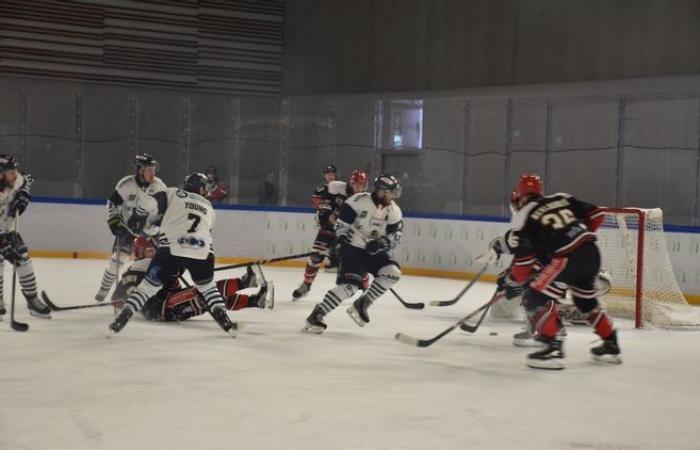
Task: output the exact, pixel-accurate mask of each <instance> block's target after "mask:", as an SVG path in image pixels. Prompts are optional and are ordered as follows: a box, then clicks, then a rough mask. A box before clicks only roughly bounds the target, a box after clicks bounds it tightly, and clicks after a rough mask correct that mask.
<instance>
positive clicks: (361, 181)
mask: <svg viewBox="0 0 700 450" xmlns="http://www.w3.org/2000/svg"><path fill="white" fill-rule="evenodd" d="M366 190H367V174H366V173H364V172H362V171H360V170H354V171H353V172H352V175H350V182H349V183H345V182H344V181H331V182H329V183H328V185H327V186H325V187H324V188H323V189H322V190H319V189H317V190H316V192H314V196H313V203H314V207H315V208H316V223H317V224H318V233H317V234H316V239H314V243H313V246H312V248H311V251H312V252H313V253H312V254H311V256H309V259H308V261H307V262H306V270H305V271H304V282H303V283H301V285H299V287H298V288H296V289H295V290H294V292H293V293H292V299H293V300H299V299H300V298H302V297H305V296H306V295H307V294H308V293H309V291H310V290H311V284H312V283H313V282H314V280H315V279H316V275H317V274H318V270H319V268H320V267H321V263H322V262H323V259H324V258H328V257H329V256H330V252H331V246H332V244H333V242H334V241H335V228H334V227H335V222H336V219H337V211H338V209H339V208H340V205H342V204H343V202H344V201H345V199H346V198H348V197H350V196H351V195H353V194H357V193H360V192H364V191H366Z"/></svg>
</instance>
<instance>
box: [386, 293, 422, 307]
mask: <svg viewBox="0 0 700 450" xmlns="http://www.w3.org/2000/svg"><path fill="white" fill-rule="evenodd" d="M389 290H390V291H391V293H392V294H394V296H396V298H397V299H398V300H399V301H400V302H401V304H402V305H403V306H405V307H406V308H408V309H423V308H425V303H408V302H406V301H404V299H402V298H401V296H400V295H399V294H398V293H397V292H396V291H395V290H394V288H389Z"/></svg>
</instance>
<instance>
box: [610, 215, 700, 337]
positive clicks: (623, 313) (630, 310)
mask: <svg viewBox="0 0 700 450" xmlns="http://www.w3.org/2000/svg"><path fill="white" fill-rule="evenodd" d="M603 211H604V212H605V220H604V222H603V225H602V226H601V228H600V229H599V230H598V236H599V238H598V245H599V246H600V250H601V254H602V268H603V270H605V271H606V272H608V274H609V275H610V278H611V282H612V287H611V290H610V292H609V293H608V294H607V295H605V296H604V297H603V298H602V301H603V303H604V304H605V307H606V309H607V310H608V311H609V312H610V313H611V314H612V315H613V316H618V317H627V318H634V319H635V325H636V326H637V327H641V326H642V325H643V324H652V325H656V326H661V327H697V326H700V308H696V307H693V306H690V305H689V304H688V302H687V301H686V299H685V297H684V296H683V293H682V292H681V290H680V288H679V287H678V283H677V282H676V278H675V276H674V274H673V268H672V267H671V259H670V258H669V255H668V249H667V247H666V238H665V236H664V231H663V212H662V211H661V209H658V208H657V209H638V208H604V209H603Z"/></svg>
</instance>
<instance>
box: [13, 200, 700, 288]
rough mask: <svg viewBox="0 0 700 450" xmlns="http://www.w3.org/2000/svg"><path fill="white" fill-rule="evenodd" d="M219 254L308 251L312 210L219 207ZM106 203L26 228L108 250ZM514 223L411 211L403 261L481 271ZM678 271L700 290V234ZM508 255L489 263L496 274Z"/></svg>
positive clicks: (32, 239) (60, 241)
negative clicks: (482, 260) (492, 245)
mask: <svg viewBox="0 0 700 450" xmlns="http://www.w3.org/2000/svg"><path fill="white" fill-rule="evenodd" d="M216 213H217V223H216V226H215V229H214V244H215V249H216V252H217V256H222V257H241V258H260V257H265V258H267V257H276V256H285V255H290V254H294V253H304V252H307V251H308V250H309V248H310V244H311V241H312V239H313V237H314V235H315V232H316V228H315V226H314V222H313V215H312V214H311V213H307V212H288V211H265V210H230V209H217V210H216ZM105 216H106V211H105V207H104V206H103V205H83V204H73V203H43V202H34V203H32V205H31V206H30V208H29V209H28V210H27V212H26V213H25V214H24V215H23V216H22V223H21V230H22V235H23V236H24V237H25V240H26V241H27V244H28V245H29V247H30V249H34V250H55V251H77V252H86V251H88V252H106V251H109V249H111V246H112V236H111V234H110V233H109V230H108V228H107V224H106V219H105ZM507 229H508V224H507V223H503V222H491V221H480V220H452V219H437V218H430V219H424V218H406V219H405V229H404V241H403V243H402V244H401V247H400V249H399V252H398V254H397V256H398V258H399V262H400V263H401V264H402V265H403V266H407V267H415V268H424V269H441V270H449V271H461V272H472V273H474V272H477V271H478V270H479V267H478V265H477V264H476V263H475V261H474V258H475V257H476V256H478V255H479V254H481V253H482V252H483V251H484V250H485V249H486V248H487V246H488V243H489V241H490V240H491V239H492V238H493V237H495V236H498V235H499V234H502V233H503V232H505V231H506V230H507ZM666 240H667V244H668V249H669V255H670V257H671V263H672V265H673V269H674V273H675V275H676V279H677V281H678V284H679V286H680V288H681V290H682V291H683V292H684V293H685V294H690V295H700V234H698V233H687V232H683V233H681V232H667V233H666ZM508 262H509V261H508V260H507V259H503V260H501V261H499V263H498V264H497V265H496V266H494V267H491V268H490V269H489V273H491V274H496V273H498V272H499V271H500V270H502V268H503V267H504V265H505V264H507V263H508Z"/></svg>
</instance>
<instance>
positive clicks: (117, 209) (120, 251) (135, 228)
mask: <svg viewBox="0 0 700 450" xmlns="http://www.w3.org/2000/svg"><path fill="white" fill-rule="evenodd" d="M134 162H135V164H136V173H135V174H134V175H128V176H126V177H124V178H122V179H121V180H119V182H118V183H117V186H116V187H115V188H114V192H112V195H110V196H109V199H108V200H107V225H109V229H110V231H111V232H112V234H113V235H114V247H113V248H112V259H111V260H110V262H109V266H107V269H105V272H104V275H102V283H100V289H99V291H98V292H97V294H96V295H95V300H97V301H98V302H101V301H104V299H105V298H107V294H108V293H109V290H110V289H111V288H112V285H113V284H114V281H115V280H116V279H117V272H118V271H119V266H121V265H122V264H124V263H125V262H126V261H128V260H129V255H131V243H132V242H133V240H134V237H135V236H138V234H139V233H140V232H141V228H143V224H142V223H139V221H138V220H137V219H138V218H137V217H134V211H135V210H136V205H137V203H138V202H139V201H140V200H142V199H144V198H145V197H147V196H149V195H153V194H155V193H156V192H161V191H164V190H165V188H166V186H165V183H163V181H161V179H160V178H158V177H157V176H156V172H157V170H158V161H156V159H155V158H154V157H153V156H151V155H149V154H148V153H139V154H137V155H136V158H135V161H134Z"/></svg>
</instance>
